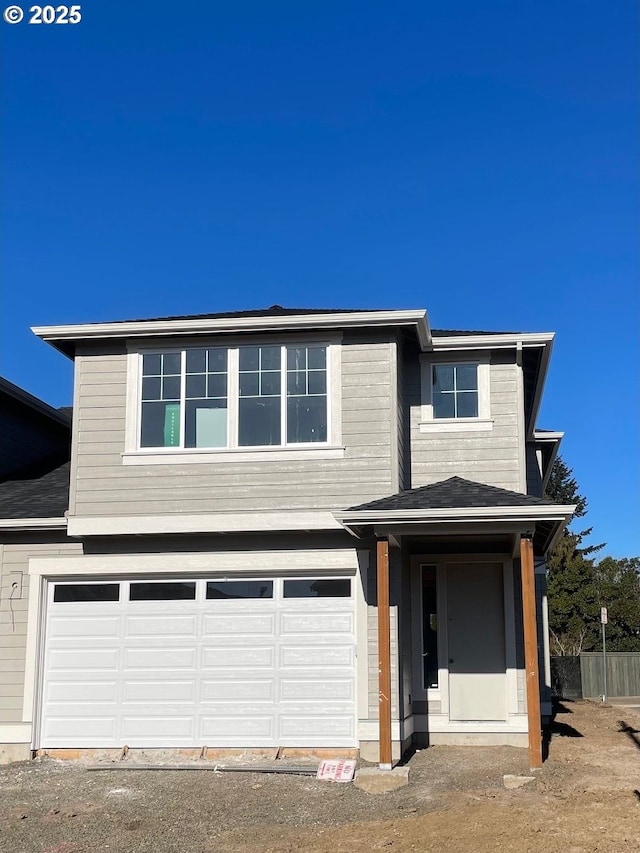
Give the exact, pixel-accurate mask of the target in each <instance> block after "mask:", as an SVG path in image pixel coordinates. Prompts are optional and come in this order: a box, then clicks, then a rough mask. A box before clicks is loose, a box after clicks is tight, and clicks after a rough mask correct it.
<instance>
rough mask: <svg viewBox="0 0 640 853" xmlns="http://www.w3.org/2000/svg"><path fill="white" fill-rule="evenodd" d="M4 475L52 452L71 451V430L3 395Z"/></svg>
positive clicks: (0, 439) (0, 471)
mask: <svg viewBox="0 0 640 853" xmlns="http://www.w3.org/2000/svg"><path fill="white" fill-rule="evenodd" d="M0 403H1V405H0V412H1V414H0V444H1V445H2V453H1V454H0V477H6V476H8V475H10V474H11V472H13V471H17V470H19V469H20V468H23V467H25V466H27V465H30V464H31V463H33V462H38V461H39V460H41V459H44V458H45V457H47V456H49V455H51V454H52V453H58V452H65V451H67V452H68V449H69V443H70V440H71V430H70V428H69V427H65V426H63V425H62V424H60V423H57V422H55V421H54V420H52V419H50V418H47V417H46V416H45V415H43V414H41V413H39V412H36V411H34V410H33V409H31V408H29V407H28V406H26V405H25V404H22V403H20V402H18V401H17V400H14V399H12V398H11V397H9V396H7V395H5V394H3V395H2V397H1V399H0Z"/></svg>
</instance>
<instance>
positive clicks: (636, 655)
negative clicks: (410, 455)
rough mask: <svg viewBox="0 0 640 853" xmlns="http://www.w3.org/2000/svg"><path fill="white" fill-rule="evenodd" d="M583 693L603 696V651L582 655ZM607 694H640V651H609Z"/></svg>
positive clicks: (592, 696) (612, 695) (594, 696)
mask: <svg viewBox="0 0 640 853" xmlns="http://www.w3.org/2000/svg"><path fill="white" fill-rule="evenodd" d="M580 673H581V675H582V695H583V697H584V698H585V699H593V698H596V697H598V696H602V652H583V653H582V654H581V655H580ZM607 696H610V697H612V698H615V697H617V696H640V652H608V653H607Z"/></svg>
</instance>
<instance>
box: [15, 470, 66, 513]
mask: <svg viewBox="0 0 640 853" xmlns="http://www.w3.org/2000/svg"><path fill="white" fill-rule="evenodd" d="M69 468H70V463H69V462H64V463H63V464H62V465H61V464H58V465H57V466H56V467H54V468H52V467H51V465H50V464H49V465H41V467H40V470H39V472H38V471H36V470H34V469H33V466H30V470H29V472H26V471H23V472H18V475H19V474H21V473H22V474H27V473H28V474H30V476H29V477H28V478H27V477H23V478H22V479H17V478H15V477H14V478H13V479H10V480H5V482H4V483H2V484H0V518H3V519H13V518H20V519H22V518H62V517H63V516H64V514H65V512H66V511H67V509H68V507H69Z"/></svg>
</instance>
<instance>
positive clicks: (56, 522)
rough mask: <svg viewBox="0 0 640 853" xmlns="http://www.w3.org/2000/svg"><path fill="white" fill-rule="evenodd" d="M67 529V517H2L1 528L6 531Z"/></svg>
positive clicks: (0, 520) (0, 519)
mask: <svg viewBox="0 0 640 853" xmlns="http://www.w3.org/2000/svg"><path fill="white" fill-rule="evenodd" d="M66 529H67V519H66V518H0V530H2V531H5V532H20V531H24V530H30V531H34V530H66Z"/></svg>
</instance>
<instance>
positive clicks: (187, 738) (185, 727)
mask: <svg viewBox="0 0 640 853" xmlns="http://www.w3.org/2000/svg"><path fill="white" fill-rule="evenodd" d="M122 734H123V736H124V738H125V739H126V743H129V741H131V740H132V739H134V738H135V739H136V741H137V742H139V743H146V744H152V743H157V744H159V745H162V743H163V741H164V740H165V739H169V741H170V742H171V743H174V742H177V740H182V741H184V742H191V741H193V739H194V735H195V719H194V716H193V715H192V714H189V715H187V714H185V715H184V716H178V715H175V714H172V715H171V716H168V715H167V716H162V715H161V713H155V711H154V713H153V714H148V715H146V716H133V715H127V714H125V715H124V716H123V717H122ZM172 739H176V740H172ZM180 745H181V744H180Z"/></svg>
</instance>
